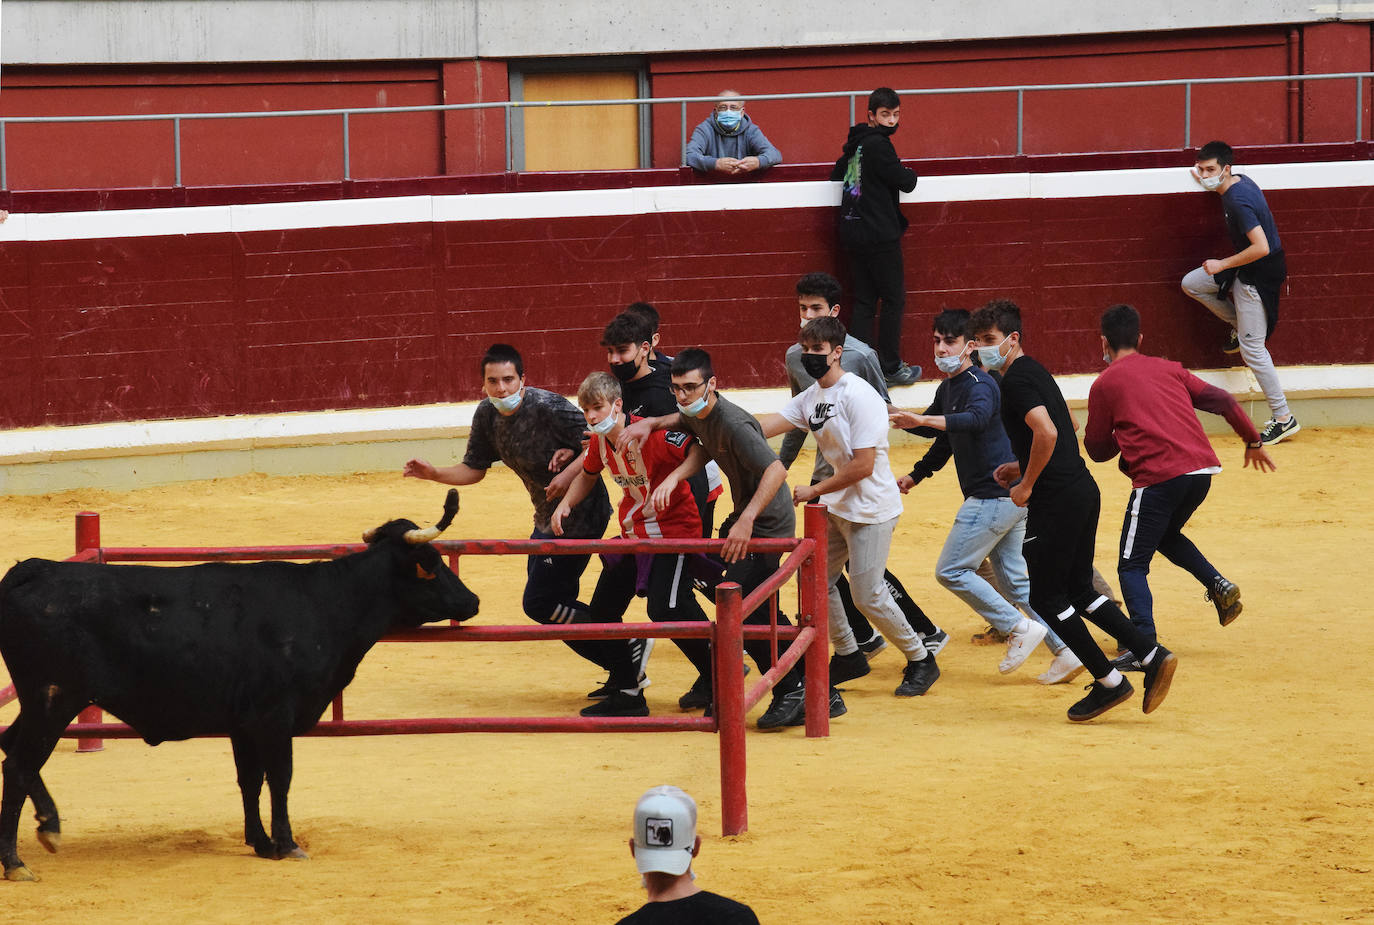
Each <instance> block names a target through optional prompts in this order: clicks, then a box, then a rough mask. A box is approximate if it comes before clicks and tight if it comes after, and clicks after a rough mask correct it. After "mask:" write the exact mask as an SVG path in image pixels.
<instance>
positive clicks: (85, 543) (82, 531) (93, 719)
mask: <svg viewBox="0 0 1374 925" xmlns="http://www.w3.org/2000/svg"><path fill="white" fill-rule="evenodd" d="M99 548H100V515H99V514H96V513H94V512H92V511H82V512H81V513H79V514H77V515H76V551H77V552H82V551H83V550H87V549H99ZM76 720H77V722H79V723H99V722H103V721H104V714H103V713H102V712H101V709H100V707H96V706H90V707H87V708H86V709H84V710H82V711H81V714H80V715H79V716H77V718H76ZM104 750H105V740H104V739H94V738H92V739H77V740H76V752H77V754H79V755H80V754H89V753H90V752H99V751H104Z"/></svg>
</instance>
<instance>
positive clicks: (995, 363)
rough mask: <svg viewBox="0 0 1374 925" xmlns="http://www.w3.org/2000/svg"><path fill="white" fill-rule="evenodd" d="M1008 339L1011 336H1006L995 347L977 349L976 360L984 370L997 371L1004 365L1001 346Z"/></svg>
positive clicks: (1005, 361) (1004, 358)
mask: <svg viewBox="0 0 1374 925" xmlns="http://www.w3.org/2000/svg"><path fill="white" fill-rule="evenodd" d="M1010 339H1011V335H1010V334H1008V335H1007V336H1006V337H1004V338H1002V342H1001V343H999V344H997V345H996V346H993V347H979V348H978V359H979V361H980V362H981V363H982V364H983V368H984V369H988V370H997V369H1001V368H1002V367H1003V366H1005V365H1006V363H1007V358H1006V357H1004V356H1003V355H1002V344H1005V343H1006V342H1007V341H1008V340H1010Z"/></svg>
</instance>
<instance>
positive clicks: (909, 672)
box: [893, 655, 940, 697]
mask: <svg viewBox="0 0 1374 925" xmlns="http://www.w3.org/2000/svg"><path fill="white" fill-rule="evenodd" d="M938 677H940V666H939V665H936V664H935V656H933V655H927V656H926V657H925V658H923V659H921V660H920V661H919V662H907V663H906V668H905V669H903V671H902V683H901V684H898V685H897V689H896V690H895V691H893V693H894V694H896V695H897V696H898V697H920V696H921V695H922V694H924V693H925V692H926V691H928V690H930V685H932V684H934V683H935V679H936V678H938Z"/></svg>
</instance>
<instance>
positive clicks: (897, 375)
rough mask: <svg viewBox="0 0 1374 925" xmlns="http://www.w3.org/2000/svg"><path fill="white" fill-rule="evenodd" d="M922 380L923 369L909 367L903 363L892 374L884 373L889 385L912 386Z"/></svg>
mask: <svg viewBox="0 0 1374 925" xmlns="http://www.w3.org/2000/svg"><path fill="white" fill-rule="evenodd" d="M920 378H921V367H919V366H908V365H907V364H906V363H902V364H901V365H900V366H898V367H897V368H896V369H894V370H893V371H892V372H890V373H883V379H884V380H885V381H886V382H887V384H888V385H894V386H895V385H911V383H913V382H915V381H916V380H917V379H920Z"/></svg>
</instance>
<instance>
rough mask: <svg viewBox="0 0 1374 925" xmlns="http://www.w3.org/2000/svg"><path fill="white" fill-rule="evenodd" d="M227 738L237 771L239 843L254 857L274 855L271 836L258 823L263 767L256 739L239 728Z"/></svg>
mask: <svg viewBox="0 0 1374 925" xmlns="http://www.w3.org/2000/svg"><path fill="white" fill-rule="evenodd" d="M229 742H230V744H232V745H233V747H234V767H235V768H236V769H237V771H238V781H239V793H240V794H242V796H243V843H244V844H245V845H248V846H249V847H251V848H252V849H253V852H254V853H255V854H257V856H258V857H262V858H271V857H275V852H274V851H273V850H272V840H271V839H270V838H268V837H267V832H266V830H265V829H263V827H262V814H261V813H260V812H259V811H258V798H259V797H261V796H262V778H263V768H262V759H261V758H260V757H259V756H258V746H257V743H256V742H255V741H254V740H253V738H252V737H251V736H249V735H245V734H244V733H242V732H240V733H235V734H234V735H231V736H230V737H229Z"/></svg>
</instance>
